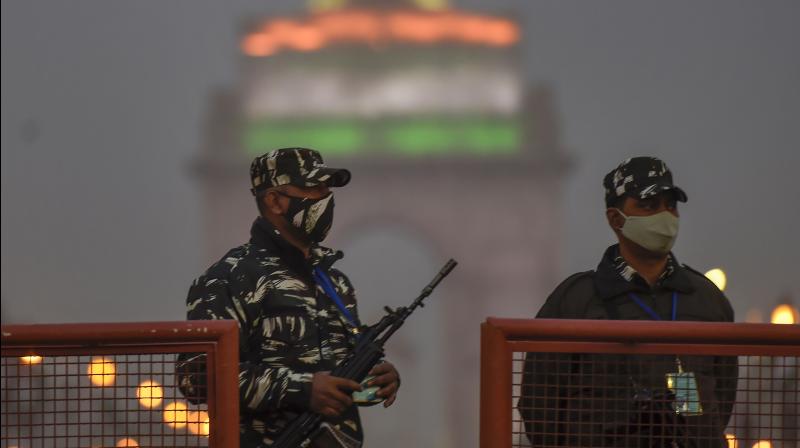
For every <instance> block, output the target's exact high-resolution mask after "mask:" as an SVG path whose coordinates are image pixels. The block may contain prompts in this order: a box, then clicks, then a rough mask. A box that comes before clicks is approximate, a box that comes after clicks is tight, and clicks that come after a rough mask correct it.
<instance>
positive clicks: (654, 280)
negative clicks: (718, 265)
mask: <svg viewBox="0 0 800 448" xmlns="http://www.w3.org/2000/svg"><path fill="white" fill-rule="evenodd" d="M603 185H604V187H605V204H606V212H605V213H606V218H607V221H608V225H609V227H611V230H612V231H613V232H614V234H615V235H616V237H617V239H618V241H619V243H618V244H615V245H613V246H611V247H609V248H608V249H607V250H606V251H605V254H603V257H602V259H601V261H600V264H599V265H598V266H597V269H596V270H594V271H587V272H580V273H577V274H574V275H572V276H570V277H568V278H567V279H566V280H564V281H563V282H562V283H561V284H560V285H558V287H556V289H555V291H553V293H552V294H551V295H550V296H549V297H548V298H547V301H546V302H545V304H544V305H543V306H542V308H541V309H540V310H539V313H538V314H537V316H536V317H537V318H550V319H622V320H648V319H649V320H689V321H716V322H732V321H733V309H732V308H731V305H730V303H729V302H728V299H727V298H726V297H725V296H724V295H723V293H722V292H721V291H720V290H719V289H718V288H717V287H716V286H715V285H714V284H713V283H712V282H710V281H709V280H708V279H706V278H705V276H704V275H702V274H700V273H699V272H697V271H695V270H693V269H692V268H690V267H688V266H686V265H681V264H680V263H678V261H677V259H676V258H675V255H674V254H673V253H672V252H671V249H672V246H673V244H674V242H675V238H676V237H677V235H678V222H679V214H678V202H686V200H687V196H686V193H685V192H684V191H683V190H682V189H680V188H678V187H677V186H675V185H674V184H673V181H672V173H671V172H670V170H669V169H668V168H667V166H666V165H665V164H664V162H662V161H661V160H659V159H657V158H655V157H634V158H631V159H628V160H625V161H623V162H622V163H621V164H620V165H619V166H618V167H617V168H615V169H614V170H612V171H611V172H610V173H608V174H607V175H606V176H605V179H604V181H603ZM666 375H673V376H672V377H671V378H672V379H673V380H676V381H683V382H684V384H685V385H686V387H685V390H684V389H681V390H680V391H679V393H678V394H677V395H680V396H676V394H675V392H674V391H670V390H669V389H668V387H667V386H666V384H665V383H666V378H667V377H666ZM736 380H737V364H736V359H735V358H730V357H716V358H715V357H700V356H691V357H689V356H680V357H677V358H676V357H674V356H619V355H566V354H550V355H547V354H541V353H529V354H528V355H527V357H526V363H525V369H524V376H523V389H522V396H521V398H520V400H519V402H518V409H519V411H520V414H521V415H522V417H523V420H524V421H525V427H526V432H527V435H528V438H529V439H530V441H531V443H532V444H533V446H535V447H539V446H592V447H601V446H609V447H617V446H620V447H622V446H635V447H661V446H664V447H673V446H680V447H720V448H722V447H726V446H727V444H726V441H725V438H724V434H723V431H724V428H725V427H726V425H727V423H728V419H729V418H730V415H731V410H732V407H733V402H734V399H735V397H736ZM692 394H694V395H692ZM698 394H699V395H698ZM676 402H681V403H683V404H684V405H685V407H684V408H682V409H681V408H676V406H680V403H679V404H677V405H676Z"/></svg>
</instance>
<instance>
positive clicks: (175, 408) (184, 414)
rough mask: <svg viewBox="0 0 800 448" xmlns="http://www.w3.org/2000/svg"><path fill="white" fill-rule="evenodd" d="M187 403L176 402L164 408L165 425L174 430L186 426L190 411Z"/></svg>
mask: <svg viewBox="0 0 800 448" xmlns="http://www.w3.org/2000/svg"><path fill="white" fill-rule="evenodd" d="M187 409H188V407H187V406H186V403H184V402H182V401H174V402H172V403H170V404H168V405H166V406H165V407H164V423H166V424H167V425H168V426H171V427H173V428H183V427H184V426H186V423H187V419H188V417H189V411H188V410H187Z"/></svg>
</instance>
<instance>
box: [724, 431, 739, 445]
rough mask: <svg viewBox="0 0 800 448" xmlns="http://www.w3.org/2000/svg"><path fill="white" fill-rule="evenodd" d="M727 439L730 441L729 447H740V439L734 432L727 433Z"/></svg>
mask: <svg viewBox="0 0 800 448" xmlns="http://www.w3.org/2000/svg"><path fill="white" fill-rule="evenodd" d="M725 439H726V440H727V441H728V448H739V441H738V440H736V436H735V435H733V434H725Z"/></svg>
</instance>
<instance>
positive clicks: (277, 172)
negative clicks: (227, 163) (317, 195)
mask: <svg viewBox="0 0 800 448" xmlns="http://www.w3.org/2000/svg"><path fill="white" fill-rule="evenodd" d="M250 182H251V184H252V186H253V188H252V189H251V190H250V191H252V193H253V194H254V195H255V194H256V193H257V192H258V191H261V190H266V189H267V188H271V187H277V186H280V185H294V186H296V187H316V186H318V185H327V186H329V187H343V186H345V185H347V183H348V182H350V171H348V170H346V169H344V168H329V167H327V166H325V164H324V163H323V162H322V156H321V155H320V154H319V152H317V151H315V150H313V149H308V148H282V149H276V150H274V151H271V152H269V153H267V154H264V155H263V156H259V157H256V158H255V159H254V160H253V163H252V164H250Z"/></svg>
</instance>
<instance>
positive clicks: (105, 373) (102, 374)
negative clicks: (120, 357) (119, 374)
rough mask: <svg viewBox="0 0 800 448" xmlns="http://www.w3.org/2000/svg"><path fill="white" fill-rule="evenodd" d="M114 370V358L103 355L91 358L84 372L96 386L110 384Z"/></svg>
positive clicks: (112, 380) (113, 377) (112, 382)
mask: <svg viewBox="0 0 800 448" xmlns="http://www.w3.org/2000/svg"><path fill="white" fill-rule="evenodd" d="M116 371H117V369H116V366H115V365H114V360H112V359H111V358H107V357H105V356H99V357H95V358H92V361H91V362H90V363H89V365H88V366H87V367H86V374H87V375H89V380H90V381H91V382H92V384H93V385H95V386H98V387H106V386H112V385H113V384H114V379H115V374H116Z"/></svg>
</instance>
